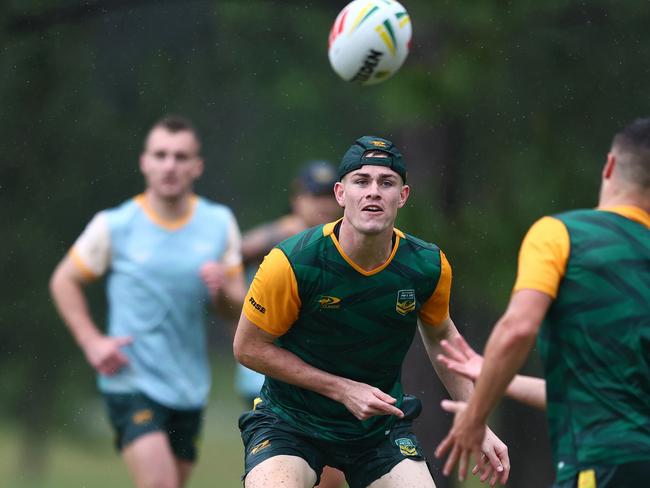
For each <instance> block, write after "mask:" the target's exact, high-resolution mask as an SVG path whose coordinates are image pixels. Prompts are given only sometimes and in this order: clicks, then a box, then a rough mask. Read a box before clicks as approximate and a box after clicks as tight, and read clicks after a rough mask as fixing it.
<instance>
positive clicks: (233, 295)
mask: <svg viewBox="0 0 650 488" xmlns="http://www.w3.org/2000/svg"><path fill="white" fill-rule="evenodd" d="M241 247H242V237H241V233H240V232H239V226H238V225H237V220H236V219H235V216H234V215H232V214H230V222H229V225H228V244H227V246H226V249H225V251H224V253H223V255H222V256H221V257H220V258H219V259H218V260H214V261H207V262H205V263H203V265H202V266H201V269H200V275H201V279H202V280H203V283H204V284H205V286H206V288H207V290H208V293H209V295H210V298H211V300H212V303H213V305H214V306H215V309H216V310H217V312H218V313H219V314H221V315H222V316H223V317H224V318H227V319H230V320H232V321H233V322H234V321H236V320H237V318H238V317H239V313H240V312H241V308H242V304H243V303H244V297H245V296H246V282H245V278H244V270H243V266H242V255H241Z"/></svg>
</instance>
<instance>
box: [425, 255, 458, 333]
mask: <svg viewBox="0 0 650 488" xmlns="http://www.w3.org/2000/svg"><path fill="white" fill-rule="evenodd" d="M450 294H451V265H450V264H449V261H447V257H446V256H445V253H443V252H442V251H440V278H439V279H438V284H437V285H436V289H435V290H434V292H433V294H432V295H431V296H430V297H429V299H428V300H427V301H426V302H424V304H423V305H422V308H421V309H420V318H421V319H422V321H423V322H424V323H426V324H429V325H437V324H439V323H440V322H442V321H443V320H445V319H446V318H447V317H449V296H450Z"/></svg>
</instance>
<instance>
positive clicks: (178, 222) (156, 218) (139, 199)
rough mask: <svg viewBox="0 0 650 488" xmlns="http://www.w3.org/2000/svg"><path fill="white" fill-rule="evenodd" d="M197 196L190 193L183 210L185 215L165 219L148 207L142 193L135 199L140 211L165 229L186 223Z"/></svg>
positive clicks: (194, 206) (172, 228)
mask: <svg viewBox="0 0 650 488" xmlns="http://www.w3.org/2000/svg"><path fill="white" fill-rule="evenodd" d="M198 200H199V198H198V197H197V196H196V195H194V194H192V195H190V198H189V202H188V206H187V212H185V215H183V216H181V217H179V218H177V219H171V220H168V219H165V218H163V217H161V216H160V215H158V214H157V213H156V212H155V211H154V209H152V208H151V207H149V205H147V200H146V198H145V196H144V193H141V194H140V195H138V196H136V197H135V201H136V203H137V204H138V205H140V208H142V211H143V212H144V213H145V215H146V216H147V217H149V219H150V220H151V221H152V222H153V223H154V224H156V225H159V226H160V227H162V228H163V229H167V230H178V229H180V228H181V227H183V226H184V225H185V224H187V223H188V222H189V221H190V219H191V218H192V216H193V215H194V209H195V208H196V203H197V202H198Z"/></svg>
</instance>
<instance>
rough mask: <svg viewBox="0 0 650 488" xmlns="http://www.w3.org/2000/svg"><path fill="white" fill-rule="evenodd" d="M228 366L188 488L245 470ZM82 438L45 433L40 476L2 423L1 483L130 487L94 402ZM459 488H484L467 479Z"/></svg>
mask: <svg viewBox="0 0 650 488" xmlns="http://www.w3.org/2000/svg"><path fill="white" fill-rule="evenodd" d="M232 374H233V369H232V365H231V364H225V365H220V368H219V369H218V370H217V371H215V374H214V380H215V384H214V387H213V389H212V395H211V400H210V404H209V407H208V410H207V414H206V419H205V429H204V435H203V442H202V447H201V451H200V452H201V457H200V460H199V463H198V464H197V467H196V469H195V470H194V474H193V476H192V478H191V480H190V483H189V484H188V486H187V488H240V487H241V486H242V484H241V482H240V476H241V474H242V469H243V456H242V446H241V439H240V437H239V430H238V428H237V418H238V416H239V414H240V413H241V411H242V404H241V402H240V400H239V398H238V397H237V396H236V395H235V394H234V392H233V389H232V377H233V376H232ZM83 411H84V422H86V424H87V425H86V424H84V426H83V430H84V435H83V436H79V435H74V436H73V435H70V434H69V433H67V432H66V429H65V427H63V426H62V427H60V428H56V429H52V431H53V432H55V433H54V434H50V435H48V446H49V449H48V451H47V452H48V456H47V459H46V469H45V470H44V475H43V476H42V477H40V478H36V477H34V476H33V473H30V472H29V467H24V468H22V469H21V468H19V467H18V459H19V452H18V451H19V438H18V433H17V431H16V429H15V427H14V426H13V425H12V424H11V423H10V422H9V421H8V420H7V419H4V420H3V421H2V422H0V480H2V481H1V482H0V485H1V486H6V487H11V488H116V487H120V488H122V487H130V486H132V485H131V483H130V480H129V477H128V474H127V472H126V468H125V467H124V465H123V464H122V462H121V460H120V458H119V457H118V455H117V454H116V453H115V451H114V450H113V448H112V445H111V443H112V433H111V431H110V430H109V428H108V425H107V423H106V421H105V419H104V416H103V415H104V414H103V410H102V405H101V403H100V402H99V401H96V400H93V401H92V402H91V403H90V404H89V405H88V406H86V407H84V409H83ZM457 486H458V487H461V486H462V487H463V488H474V487H478V486H483V485H481V484H480V483H478V482H477V481H474V480H470V481H467V482H465V483H463V484H459V485H457Z"/></svg>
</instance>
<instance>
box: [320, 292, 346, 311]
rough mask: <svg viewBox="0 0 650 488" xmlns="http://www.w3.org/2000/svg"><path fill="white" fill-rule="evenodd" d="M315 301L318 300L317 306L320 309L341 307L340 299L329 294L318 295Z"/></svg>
mask: <svg viewBox="0 0 650 488" xmlns="http://www.w3.org/2000/svg"><path fill="white" fill-rule="evenodd" d="M316 301H317V302H318V305H319V308H320V309H321V310H331V309H333V308H341V299H340V298H337V297H333V296H330V295H320V296H319V297H318V298H317V299H316Z"/></svg>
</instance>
